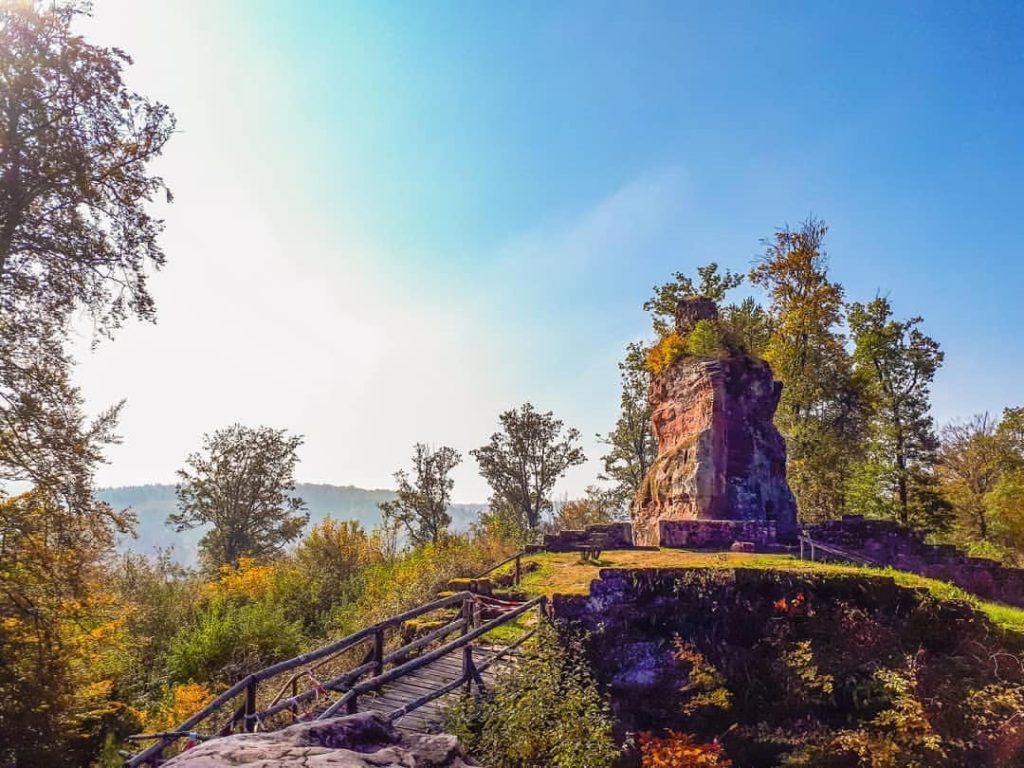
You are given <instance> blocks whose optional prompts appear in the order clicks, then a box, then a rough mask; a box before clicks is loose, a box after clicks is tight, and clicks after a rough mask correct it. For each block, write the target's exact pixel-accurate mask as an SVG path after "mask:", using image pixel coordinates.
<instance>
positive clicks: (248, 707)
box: [242, 675, 256, 733]
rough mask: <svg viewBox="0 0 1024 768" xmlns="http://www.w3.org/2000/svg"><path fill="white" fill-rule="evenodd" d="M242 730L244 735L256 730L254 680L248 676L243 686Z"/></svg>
mask: <svg viewBox="0 0 1024 768" xmlns="http://www.w3.org/2000/svg"><path fill="white" fill-rule="evenodd" d="M242 729H243V730H244V731H245V732H246V733H252V732H253V731H255V730H256V678H255V677H253V676H252V675H249V682H248V683H247V684H246V686H245V711H244V714H243V715H242Z"/></svg>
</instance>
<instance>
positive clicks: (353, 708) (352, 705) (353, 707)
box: [345, 693, 359, 715]
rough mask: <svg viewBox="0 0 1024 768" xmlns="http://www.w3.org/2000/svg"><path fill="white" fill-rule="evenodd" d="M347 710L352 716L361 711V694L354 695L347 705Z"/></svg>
mask: <svg viewBox="0 0 1024 768" xmlns="http://www.w3.org/2000/svg"><path fill="white" fill-rule="evenodd" d="M345 709H346V710H348V713H349V714H350V715H354V714H355V713H356V712H358V711H359V694H358V693H357V694H354V695H353V696H352V698H351V699H349V700H348V704H346V705H345Z"/></svg>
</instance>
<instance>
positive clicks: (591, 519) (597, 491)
mask: <svg viewBox="0 0 1024 768" xmlns="http://www.w3.org/2000/svg"><path fill="white" fill-rule="evenodd" d="M555 506H556V509H555V517H554V520H553V521H552V525H551V527H552V529H553V530H555V531H562V530H573V531H579V530H583V529H584V528H586V527H587V526H588V525H603V524H605V523H611V522H613V521H614V520H615V519H616V518H619V517H621V515H622V512H623V509H622V506H621V505H620V503H619V494H618V493H617V491H616V489H614V488H613V489H610V490H605V489H603V488H599V487H598V486H596V485H588V486H587V487H586V489H585V494H584V496H583V497H582V498H579V499H569V500H568V501H564V502H562V503H560V504H557V505H555Z"/></svg>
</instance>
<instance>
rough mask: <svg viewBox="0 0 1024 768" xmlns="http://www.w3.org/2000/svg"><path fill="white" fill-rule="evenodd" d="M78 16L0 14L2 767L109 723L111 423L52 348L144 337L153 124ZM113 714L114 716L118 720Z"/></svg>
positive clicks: (76, 747)
mask: <svg viewBox="0 0 1024 768" xmlns="http://www.w3.org/2000/svg"><path fill="white" fill-rule="evenodd" d="M85 9H86V6H85V5H84V4H80V3H64V2H53V3H50V2H47V3H42V2H31V1H27V2H3V3H0V482H3V483H5V484H6V482H8V481H17V482H20V483H27V484H29V485H31V486H32V490H31V491H30V492H29V493H27V494H24V495H21V496H16V497H13V498H6V497H3V494H0V649H2V650H0V765H3V766H7V765H38V764H58V763H59V764H81V765H84V764H88V763H90V761H91V759H92V756H93V755H94V754H95V752H96V750H97V748H98V743H97V738H98V733H99V732H100V730H101V729H102V728H103V727H105V724H109V720H110V719H112V718H115V717H116V716H118V712H117V710H118V707H117V706H116V705H115V704H113V702H112V698H111V697H112V691H113V689H114V686H115V685H116V679H117V676H118V675H117V669H116V668H117V665H118V664H119V663H120V661H121V658H122V654H121V653H119V650H120V649H121V645H120V633H121V622H122V619H121V618H119V617H118V615H119V614H121V613H123V612H122V610H121V609H122V606H120V605H118V604H117V602H116V600H115V596H114V595H113V594H112V593H111V592H110V590H109V588H108V586H109V585H108V584H107V581H106V579H105V578H104V575H103V567H102V566H103V565H104V561H105V559H106V558H107V557H108V556H109V554H110V551H111V549H112V546H113V541H114V536H115V534H116V533H117V532H119V531H125V530H127V529H128V528H129V527H130V523H131V520H130V518H129V517H128V516H126V515H124V514H120V513H116V512H115V511H114V510H112V509H111V508H110V507H109V506H107V505H105V504H101V503H99V502H97V501H96V499H95V498H94V496H93V476H94V472H95V468H96V466H97V464H99V463H100V462H101V461H102V460H103V451H104V449H105V448H106V447H107V446H108V445H110V444H111V443H113V442H116V440H117V436H116V431H115V430H116V422H117V416H118V410H119V407H118V406H114V407H113V408H110V409H107V410H106V411H104V412H103V413H101V414H100V415H99V416H98V417H97V418H95V419H91V420H90V419H89V418H87V416H86V415H85V408H84V404H83V399H82V396H81V393H80V392H79V390H78V389H77V387H75V386H74V384H73V378H72V368H73V360H72V359H71V356H70V355H69V354H68V352H67V349H66V346H67V344H66V343H67V340H68V335H69V331H70V325H71V322H72V319H73V318H74V316H75V315H76V314H77V313H79V312H81V311H83V310H84V312H85V313H86V315H87V316H88V317H89V318H90V319H91V320H92V323H93V327H94V328H95V329H96V332H97V333H98V334H104V335H107V336H109V335H111V334H112V332H113V331H114V330H115V329H116V328H117V327H118V326H120V324H121V323H122V322H123V321H124V320H125V319H126V318H128V317H129V316H132V315H134V316H137V317H141V318H143V319H152V318H153V316H154V304H153V300H152V297H151V296H150V294H149V291H148V288H147V283H146V279H147V275H148V273H149V271H150V270H152V269H156V268H159V267H160V266H161V265H162V264H163V262H164V254H163V252H162V250H161V249H160V246H159V242H158V236H159V234H160V231H161V228H162V224H161V222H160V220H159V219H158V218H156V217H155V216H154V215H153V214H152V212H151V210H150V203H151V202H153V201H154V200H155V198H156V197H157V196H158V194H159V193H161V192H164V193H166V188H165V186H164V183H163V181H162V179H160V178H159V177H158V176H155V175H154V174H153V173H152V170H151V164H152V161H153V160H154V159H155V158H156V157H158V156H159V155H160V153H161V152H162V150H163V148H164V145H165V143H166V142H167V140H168V138H169V137H170V135H171V132H172V130H173V126H174V119H173V116H172V115H171V113H170V111H169V110H168V109H167V107H166V106H164V105H162V104H159V103H156V102H152V101H150V100H148V99H146V98H145V97H143V96H140V95H138V94H136V93H135V92H133V91H131V90H130V89H129V88H127V86H126V85H125V83H124V80H123V72H124V69H125V67H126V66H127V65H128V64H130V59H129V58H128V57H127V55H126V54H124V53H123V52H121V51H119V50H117V49H112V48H103V47H98V46H94V45H91V44H89V43H88V42H87V41H86V40H84V39H83V38H82V37H81V36H79V35H76V34H75V33H74V32H73V31H72V29H71V27H72V23H73V21H74V19H75V17H76V16H78V15H80V14H81V13H82V12H83V11H84V10H85ZM121 709H123V708H121Z"/></svg>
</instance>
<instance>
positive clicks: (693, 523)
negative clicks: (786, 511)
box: [658, 520, 775, 550]
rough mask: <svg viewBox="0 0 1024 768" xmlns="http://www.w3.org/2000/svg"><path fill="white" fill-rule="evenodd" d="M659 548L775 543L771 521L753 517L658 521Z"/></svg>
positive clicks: (719, 547) (722, 548) (717, 547)
mask: <svg viewBox="0 0 1024 768" xmlns="http://www.w3.org/2000/svg"><path fill="white" fill-rule="evenodd" d="M658 527H659V536H658V538H659V540H660V541H661V546H663V547H678V548H682V549H720V550H727V549H729V547H730V545H732V543H733V542H736V541H749V542H752V543H753V544H754V546H756V547H757V548H759V549H764V548H767V547H769V546H771V545H773V544H775V525H774V523H763V522H759V521H756V520H661V521H659V523H658Z"/></svg>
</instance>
